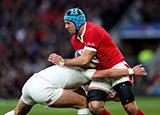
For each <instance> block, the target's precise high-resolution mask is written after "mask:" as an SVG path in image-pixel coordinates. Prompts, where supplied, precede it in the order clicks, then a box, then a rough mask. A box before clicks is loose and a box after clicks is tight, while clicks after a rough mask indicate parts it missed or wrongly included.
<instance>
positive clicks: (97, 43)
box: [71, 22, 125, 69]
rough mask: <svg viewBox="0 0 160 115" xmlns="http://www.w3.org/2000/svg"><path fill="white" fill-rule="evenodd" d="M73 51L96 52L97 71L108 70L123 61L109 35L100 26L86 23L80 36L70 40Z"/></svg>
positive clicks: (74, 36)
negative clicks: (85, 50) (87, 50)
mask: <svg viewBox="0 0 160 115" xmlns="http://www.w3.org/2000/svg"><path fill="white" fill-rule="evenodd" d="M71 42H72V45H73V47H74V49H75V50H78V49H83V48H84V49H86V48H87V49H89V50H92V51H96V55H97V57H98V59H99V64H98V67H97V69H108V68H112V67H113V66H114V65H116V64H118V63H120V62H122V61H125V60H124V57H123V55H122V54H121V52H120V50H119V49H118V47H117V46H116V45H115V43H114V42H113V40H112V38H111V37H110V35H109V34H108V33H107V32H106V31H105V30H104V29H103V28H102V27H100V26H98V25H96V24H93V23H91V22H86V24H85V29H84V31H83V33H82V35H81V36H76V35H73V37H72V39H71Z"/></svg>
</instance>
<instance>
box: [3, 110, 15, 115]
mask: <svg viewBox="0 0 160 115" xmlns="http://www.w3.org/2000/svg"><path fill="white" fill-rule="evenodd" d="M4 115H15V114H14V110H12V111H9V112H8V113H5V114H4Z"/></svg>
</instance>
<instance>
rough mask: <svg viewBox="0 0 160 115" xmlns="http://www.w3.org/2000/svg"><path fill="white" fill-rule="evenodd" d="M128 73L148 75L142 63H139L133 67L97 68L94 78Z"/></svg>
mask: <svg viewBox="0 0 160 115" xmlns="http://www.w3.org/2000/svg"><path fill="white" fill-rule="evenodd" d="M126 75H135V76H146V75H147V72H146V70H145V69H144V68H143V67H142V65H137V66H135V67H133V68H132V69H106V70H97V71H96V72H95V73H94V74H93V76H92V79H96V78H104V77H120V76H126Z"/></svg>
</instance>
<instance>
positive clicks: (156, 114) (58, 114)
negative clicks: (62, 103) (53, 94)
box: [0, 97, 160, 115]
mask: <svg viewBox="0 0 160 115" xmlns="http://www.w3.org/2000/svg"><path fill="white" fill-rule="evenodd" d="M17 102H18V100H16V99H12V100H0V115H4V113H6V112H7V111H10V110H12V109H14V107H15V106H16V104H17ZM136 102H137V105H138V107H139V108H140V109H141V110H142V111H143V112H144V114H145V115H160V97H136ZM105 108H106V109H107V110H108V111H110V113H111V114H112V115H127V114H126V113H125V111H124V110H123V108H122V106H121V104H120V103H119V102H112V101H110V102H106V104H105ZM76 114H77V111H76V110H75V109H71V108H65V109H60V108H44V107H43V106H41V105H35V106H34V107H33V108H32V110H31V111H30V112H29V113H28V115H76Z"/></svg>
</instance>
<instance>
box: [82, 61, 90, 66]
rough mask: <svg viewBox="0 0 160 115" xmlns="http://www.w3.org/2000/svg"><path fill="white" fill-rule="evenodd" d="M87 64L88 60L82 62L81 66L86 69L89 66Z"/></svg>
mask: <svg viewBox="0 0 160 115" xmlns="http://www.w3.org/2000/svg"><path fill="white" fill-rule="evenodd" d="M89 63H90V60H87V59H86V60H83V62H82V63H81V65H82V66H83V67H88V65H89Z"/></svg>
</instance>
